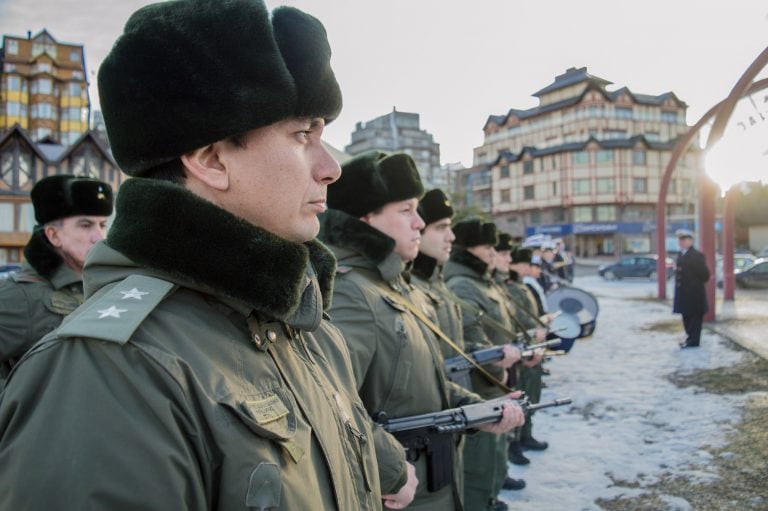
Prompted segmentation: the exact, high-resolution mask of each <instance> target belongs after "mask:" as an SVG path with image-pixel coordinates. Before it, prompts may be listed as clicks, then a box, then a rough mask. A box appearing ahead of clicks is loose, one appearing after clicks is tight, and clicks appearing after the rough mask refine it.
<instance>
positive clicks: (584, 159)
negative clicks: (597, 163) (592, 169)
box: [571, 151, 589, 165]
mask: <svg viewBox="0 0 768 511" xmlns="http://www.w3.org/2000/svg"><path fill="white" fill-rule="evenodd" d="M571 161H572V162H573V164H574V165H586V164H588V163H589V153H588V152H587V151H578V152H575V153H572V154H571Z"/></svg>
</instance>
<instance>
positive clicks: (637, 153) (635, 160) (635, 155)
mask: <svg viewBox="0 0 768 511" xmlns="http://www.w3.org/2000/svg"><path fill="white" fill-rule="evenodd" d="M632 164H633V165H645V151H643V150H642V149H635V150H634V151H632Z"/></svg>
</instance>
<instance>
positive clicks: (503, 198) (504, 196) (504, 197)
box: [501, 190, 509, 203]
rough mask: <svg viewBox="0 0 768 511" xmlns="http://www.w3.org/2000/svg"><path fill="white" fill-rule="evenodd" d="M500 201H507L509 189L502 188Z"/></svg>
mask: <svg viewBox="0 0 768 511" xmlns="http://www.w3.org/2000/svg"><path fill="white" fill-rule="evenodd" d="M501 202H502V203H507V202H509V190H502V191H501Z"/></svg>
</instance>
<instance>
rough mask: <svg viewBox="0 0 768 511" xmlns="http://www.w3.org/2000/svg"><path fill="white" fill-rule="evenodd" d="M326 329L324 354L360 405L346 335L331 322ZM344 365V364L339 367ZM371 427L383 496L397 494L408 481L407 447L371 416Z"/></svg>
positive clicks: (361, 405)
mask: <svg viewBox="0 0 768 511" xmlns="http://www.w3.org/2000/svg"><path fill="white" fill-rule="evenodd" d="M323 328H325V329H327V330H328V332H329V336H328V337H329V339H328V343H329V345H323V352H322V354H321V356H323V357H324V358H326V359H329V360H330V361H331V365H333V366H335V367H336V370H335V373H336V377H337V378H339V379H340V380H341V383H342V385H344V386H345V388H348V389H354V391H355V395H354V396H351V398H352V399H355V398H356V399H357V402H358V404H359V406H360V407H361V408H363V403H362V402H361V401H360V398H359V396H357V393H356V391H357V388H358V385H357V383H356V382H355V381H354V378H355V376H354V374H351V373H350V371H349V370H348V368H351V367H352V360H351V358H350V355H349V350H348V348H347V345H346V342H345V341H344V340H343V334H342V333H341V332H340V331H339V330H338V328H334V326H333V325H332V324H324V325H323ZM339 365H342V366H343V368H342V367H339ZM368 419H369V420H370V422H371V430H372V431H373V441H374V446H375V450H376V459H377V465H378V469H379V482H380V484H381V492H382V494H383V495H387V494H390V493H397V492H398V491H399V490H400V488H402V487H403V485H404V484H405V483H406V481H407V479H408V473H407V471H406V465H405V450H404V449H403V446H402V445H401V444H400V442H398V441H397V440H396V439H395V437H393V436H392V435H390V434H389V433H387V432H386V431H384V429H383V428H382V427H381V426H379V425H378V424H377V423H376V422H375V421H374V420H373V419H371V417H370V416H368Z"/></svg>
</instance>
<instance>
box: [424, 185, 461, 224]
mask: <svg viewBox="0 0 768 511" xmlns="http://www.w3.org/2000/svg"><path fill="white" fill-rule="evenodd" d="M419 216H421V219H422V220H424V223H425V224H426V225H429V224H431V223H434V222H437V221H438V220H442V219H444V218H451V217H453V206H452V205H451V200H450V199H449V198H448V196H447V195H445V192H443V191H442V190H440V189H439V188H435V189H434V190H430V191H428V192H427V193H425V194H424V197H422V198H421V200H420V201H419Z"/></svg>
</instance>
